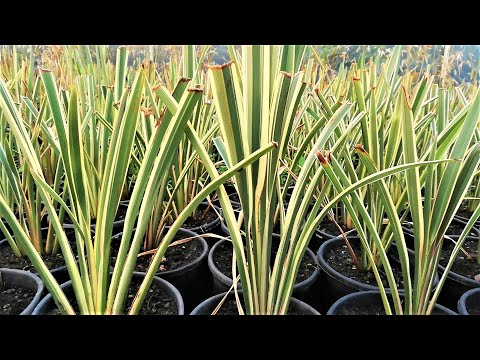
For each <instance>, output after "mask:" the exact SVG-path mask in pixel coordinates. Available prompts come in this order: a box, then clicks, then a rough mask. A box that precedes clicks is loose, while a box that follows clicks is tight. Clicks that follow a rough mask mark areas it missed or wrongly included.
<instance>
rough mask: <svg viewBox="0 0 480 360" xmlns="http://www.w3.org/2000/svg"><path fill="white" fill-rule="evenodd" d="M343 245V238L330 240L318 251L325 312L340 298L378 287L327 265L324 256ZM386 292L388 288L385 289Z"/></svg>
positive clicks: (352, 240) (356, 239)
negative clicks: (321, 271)
mask: <svg viewBox="0 0 480 360" xmlns="http://www.w3.org/2000/svg"><path fill="white" fill-rule="evenodd" d="M348 240H349V241H350V243H353V242H359V241H360V238H358V237H350V236H349V237H348ZM344 243H345V239H344V238H343V237H338V238H334V239H330V240H328V241H326V242H325V243H323V245H322V246H320V249H318V253H317V259H318V263H319V265H320V268H321V269H322V270H323V274H324V276H321V277H320V285H319V287H320V288H321V294H322V300H321V304H322V306H321V309H324V310H327V309H328V308H330V306H332V304H333V303H335V302H336V301H337V300H338V299H340V298H341V297H343V296H345V295H348V294H351V293H354V292H358V291H378V286H376V285H369V284H365V283H363V282H360V281H357V280H353V279H351V278H349V277H347V276H345V275H343V274H341V273H339V272H338V271H336V270H335V269H334V268H332V267H331V266H330V264H328V262H327V261H326V258H325V254H326V253H327V252H328V251H329V250H330V249H332V248H335V247H337V246H340V245H343V244H344ZM409 256H410V257H411V258H413V256H414V253H413V251H409ZM390 261H392V262H395V261H397V260H396V259H395V257H393V258H391V259H390ZM438 281H439V277H438V274H436V276H435V286H436V284H438ZM386 290H388V288H386ZM398 291H399V293H403V289H399V290H398Z"/></svg>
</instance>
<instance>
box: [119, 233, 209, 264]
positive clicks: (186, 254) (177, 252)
mask: <svg viewBox="0 0 480 360" xmlns="http://www.w3.org/2000/svg"><path fill="white" fill-rule="evenodd" d="M184 238H185V237H184V236H183V235H179V234H177V235H175V237H174V239H173V241H172V243H173V242H175V241H177V240H181V239H184ZM119 240H120V239H118V241H115V240H112V257H111V259H112V260H111V264H112V266H115V261H116V260H117V255H118V250H119V248H120V243H119ZM202 252H203V246H202V243H201V241H200V240H199V239H192V240H190V241H187V242H186V243H183V244H179V245H175V246H169V247H168V249H167V251H166V252H165V255H164V261H162V263H161V265H160V270H159V271H160V272H162V271H167V270H175V269H178V268H181V267H182V266H185V265H187V264H190V263H192V262H193V261H195V260H196V259H198V258H199V257H200V256H201V255H202ZM152 260H153V255H145V256H140V257H139V258H137V263H136V265H135V271H140V272H147V270H148V267H149V266H150V264H151V262H152Z"/></svg>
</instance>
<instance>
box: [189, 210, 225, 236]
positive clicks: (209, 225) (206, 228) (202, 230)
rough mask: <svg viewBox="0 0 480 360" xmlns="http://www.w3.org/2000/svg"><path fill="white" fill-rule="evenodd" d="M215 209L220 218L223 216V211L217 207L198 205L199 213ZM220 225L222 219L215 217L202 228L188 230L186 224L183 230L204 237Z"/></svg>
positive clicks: (201, 226)
mask: <svg viewBox="0 0 480 360" xmlns="http://www.w3.org/2000/svg"><path fill="white" fill-rule="evenodd" d="M211 206H213V207H215V210H216V211H217V213H218V214H220V216H222V210H221V209H220V208H219V207H218V206H215V205H210V204H209V203H208V202H202V203H200V204H199V205H198V208H197V212H198V211H200V212H201V211H204V210H205V209H206V208H207V207H211ZM219 224H220V218H219V217H218V216H215V219H214V220H211V221H208V222H206V223H204V224H202V225H200V226H195V227H191V228H186V227H185V224H183V226H182V228H183V229H186V230H190V231H193V232H194V233H197V234H198V235H203V234H206V233H208V232H212V231H213V230H214V229H215V228H216V227H217V226H218V225H219Z"/></svg>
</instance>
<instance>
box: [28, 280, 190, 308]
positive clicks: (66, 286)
mask: <svg viewBox="0 0 480 360" xmlns="http://www.w3.org/2000/svg"><path fill="white" fill-rule="evenodd" d="M144 277H145V273H142V272H137V271H135V272H134V273H133V276H132V279H143V278H144ZM153 283H154V284H156V285H157V286H159V287H161V288H162V290H164V291H165V292H166V293H167V294H168V295H170V296H171V297H172V298H173V300H174V301H175V304H176V305H177V309H178V315H183V314H184V311H185V310H184V305H183V299H182V295H181V294H180V292H179V291H178V290H177V288H176V287H175V286H173V285H172V284H170V283H169V282H168V281H166V280H164V279H161V278H159V277H158V276H155V277H154V278H153ZM60 288H61V289H62V290H63V292H64V293H65V296H67V298H70V299H71V298H72V297H74V296H75V295H74V291H73V286H72V281H71V280H69V281H67V282H66V283H63V284H62V285H60ZM55 308H56V305H55V301H54V300H53V297H52V295H51V294H47V295H46V296H45V297H44V298H43V299H42V300H41V301H40V303H39V304H38V305H37V306H36V307H35V309H34V310H33V312H32V315H46V314H48V312H50V311H51V310H53V309H55Z"/></svg>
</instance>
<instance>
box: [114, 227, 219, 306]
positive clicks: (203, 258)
mask: <svg viewBox="0 0 480 360" xmlns="http://www.w3.org/2000/svg"><path fill="white" fill-rule="evenodd" d="M165 229H166V230H165V231H168V229H170V226H166V227H165ZM133 232H135V229H133ZM122 234H123V233H118V234H116V235H115V236H114V237H113V238H112V240H113V241H115V240H116V239H118V240H120V239H121V237H122ZM177 235H179V236H182V237H183V238H189V237H196V239H197V241H200V243H201V244H202V254H201V255H200V256H199V257H198V258H197V259H195V260H194V261H192V262H191V263H189V264H186V265H184V266H182V267H179V268H177V269H174V270H167V271H158V272H157V274H156V276H159V277H161V278H162V279H165V280H167V281H169V282H170V283H172V285H173V286H175V287H176V288H177V289H178V290H179V291H180V293H181V294H182V298H183V301H184V303H185V311H186V312H189V311H191V310H192V309H193V308H194V307H195V306H196V305H197V304H198V303H200V302H201V301H203V300H205V299H206V298H208V297H209V296H210V295H211V287H212V275H211V274H210V271H209V270H208V265H207V257H208V250H209V247H208V244H207V242H206V241H205V239H204V238H203V237H198V234H197V233H195V232H193V231H191V230H187V229H182V228H180V229H179V230H178V232H177Z"/></svg>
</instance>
